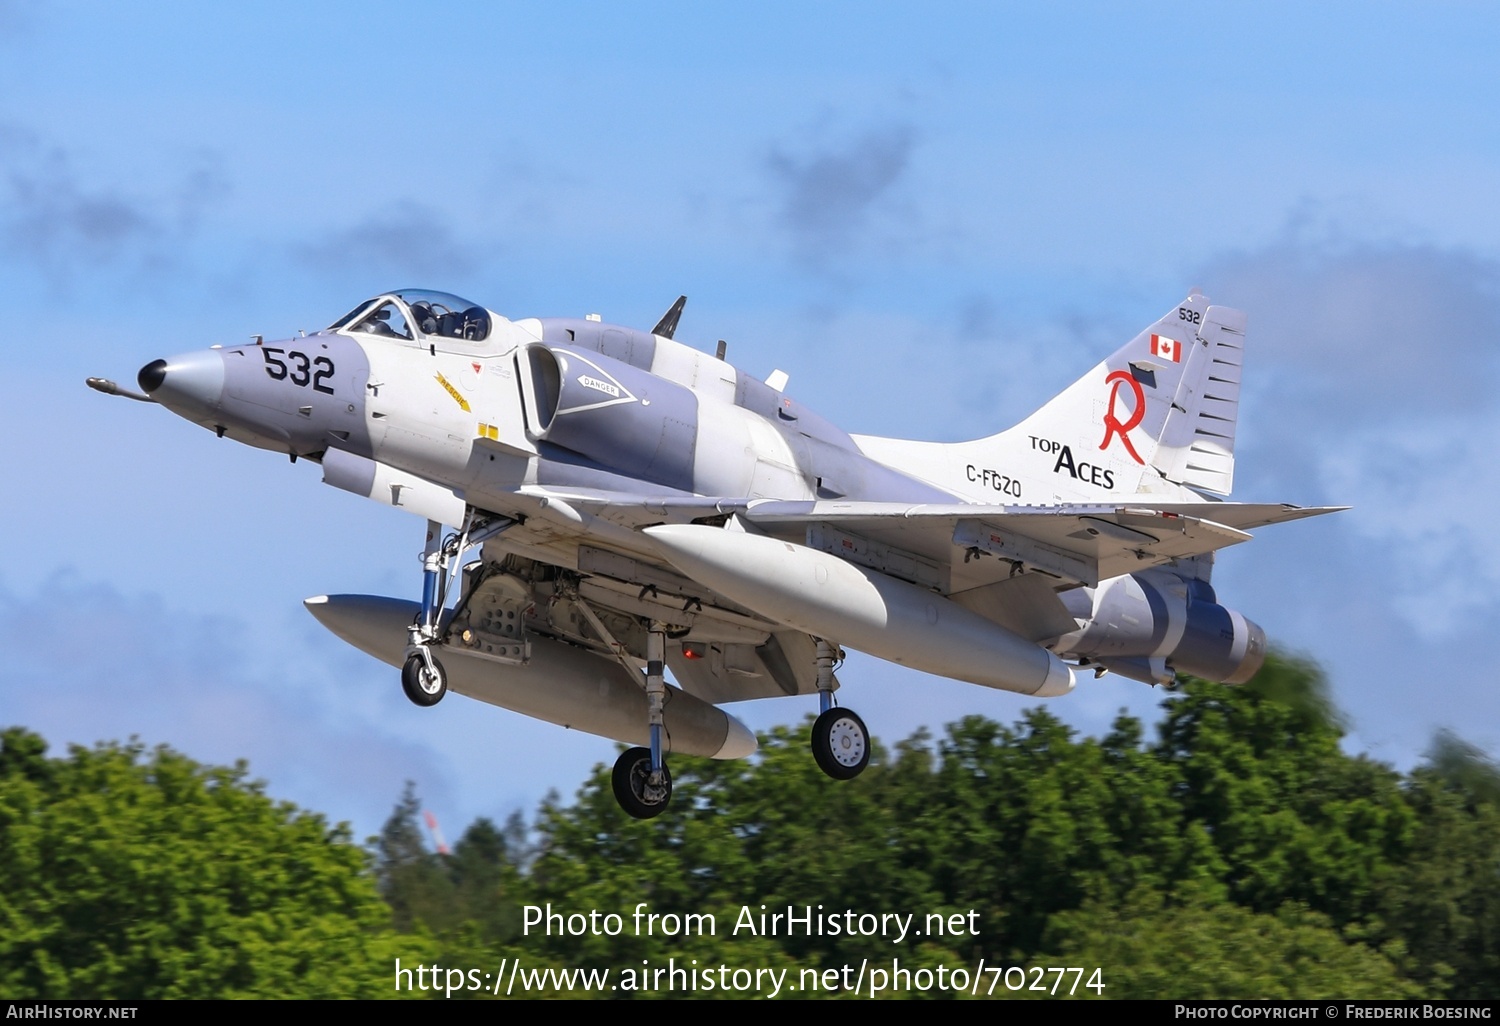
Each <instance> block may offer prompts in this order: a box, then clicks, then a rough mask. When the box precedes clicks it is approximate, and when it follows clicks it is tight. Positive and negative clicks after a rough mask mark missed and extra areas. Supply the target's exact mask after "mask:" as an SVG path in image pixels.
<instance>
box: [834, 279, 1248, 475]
mask: <svg viewBox="0 0 1500 1026" xmlns="http://www.w3.org/2000/svg"><path fill="white" fill-rule="evenodd" d="M1244 346H1245V315H1244V314H1243V313H1241V312H1240V311H1238V310H1231V309H1229V308H1228V307H1224V306H1213V305H1211V304H1210V303H1209V301H1208V298H1207V297H1206V296H1204V295H1203V294H1202V293H1201V292H1199V291H1198V290H1196V289H1194V290H1193V292H1192V293H1191V294H1190V295H1189V296H1188V297H1187V299H1185V300H1183V301H1182V303H1180V304H1179V305H1177V306H1175V307H1173V308H1172V309H1171V311H1169V312H1168V313H1167V315H1166V316H1164V317H1162V318H1161V319H1160V320H1158V321H1157V322H1156V323H1155V324H1153V325H1151V326H1150V327H1148V328H1146V329H1145V330H1144V331H1142V332H1140V333H1139V334H1138V335H1136V336H1135V337H1134V338H1133V339H1131V340H1130V341H1129V342H1128V343H1126V344H1125V345H1124V346H1123V347H1121V348H1120V349H1119V350H1117V351H1116V352H1114V353H1113V354H1111V355H1110V356H1109V357H1108V358H1107V359H1105V360H1104V362H1102V363H1100V364H1098V365H1096V366H1095V367H1094V368H1093V369H1092V370H1090V371H1089V372H1088V373H1087V374H1085V375H1084V376H1083V377H1081V378H1079V379H1078V380H1077V381H1075V382H1073V384H1071V385H1069V386H1068V387H1067V388H1065V389H1064V390H1063V391H1062V392H1061V394H1059V395H1058V396H1056V397H1055V398H1054V399H1053V400H1052V401H1051V402H1049V403H1047V404H1046V405H1044V406H1043V407H1042V408H1041V409H1039V410H1037V411H1036V412H1035V413H1033V414H1032V415H1031V416H1029V417H1027V418H1026V419H1025V420H1023V421H1022V422H1021V423H1020V424H1018V425H1016V426H1015V427H1013V428H1011V429H1009V430H1008V431H1002V432H1001V433H999V434H997V435H991V436H990V437H988V438H981V439H977V440H975V441H972V442H958V443H952V444H941V443H932V442H909V441H902V440H898V439H888V438H876V437H869V436H858V437H857V438H856V441H857V442H858V443H859V445H860V448H861V449H862V450H863V451H864V452H865V453H867V454H868V455H870V456H872V457H874V458H875V459H878V460H881V461H883V462H885V463H887V464H889V465H891V466H893V467H896V468H897V469H899V470H902V471H904V472H906V473H908V474H911V475H912V476H915V477H918V478H921V479H923V480H926V481H930V482H932V483H933V484H936V485H938V486H939V487H944V488H949V489H952V490H953V491H954V492H955V493H956V494H959V495H965V496H967V497H970V498H971V499H972V500H976V501H990V502H993V501H996V500H997V499H998V500H999V501H1002V502H1006V501H1014V500H1020V501H1021V502H1023V503H1030V502H1037V501H1040V502H1057V501H1094V500H1101V499H1108V498H1114V497H1123V496H1128V495H1139V494H1154V495H1163V494H1166V495H1176V496H1179V497H1183V496H1184V493H1186V494H1187V495H1191V494H1192V493H1196V492H1211V493H1214V494H1217V495H1228V494H1229V493H1230V490H1231V489H1232V488H1233V487H1234V436H1235V425H1236V421H1237V419H1238V415H1239V402H1240V376H1241V369H1242V366H1243V363H1244ZM976 486H977V487H976ZM995 491H998V492H1000V494H999V495H992V494H989V493H993V492H995Z"/></svg>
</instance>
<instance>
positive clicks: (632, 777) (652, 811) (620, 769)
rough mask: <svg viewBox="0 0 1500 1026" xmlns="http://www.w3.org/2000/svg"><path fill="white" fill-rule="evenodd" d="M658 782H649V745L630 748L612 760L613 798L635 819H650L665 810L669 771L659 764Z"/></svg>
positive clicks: (669, 778)
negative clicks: (613, 765)
mask: <svg viewBox="0 0 1500 1026" xmlns="http://www.w3.org/2000/svg"><path fill="white" fill-rule="evenodd" d="M661 776H662V783H661V784H660V785H658V786H656V787H652V786H651V784H650V779H651V749H649V748H631V749H629V750H627V751H625V752H623V753H621V755H620V757H619V758H618V759H616V760H615V771H614V774H613V783H614V787H615V801H617V802H619V803H620V808H622V809H624V810H625V811H626V813H628V814H629V815H631V816H633V817H635V818H636V819H652V818H653V817H656V816H660V815H661V814H662V813H663V812H666V811H667V804H668V803H669V802H670V801H671V800H672V774H671V773H670V772H668V770H667V767H666V766H665V765H663V766H662V768H661Z"/></svg>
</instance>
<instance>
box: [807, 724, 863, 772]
mask: <svg viewBox="0 0 1500 1026" xmlns="http://www.w3.org/2000/svg"><path fill="white" fill-rule="evenodd" d="M812 750H813V758H814V759H816V760H817V762H818V769H820V770H822V771H823V772H824V773H826V774H828V775H829V776H830V777H832V778H833V779H834V780H853V779H854V778H855V777H857V776H859V775H860V774H861V773H863V772H864V770H865V767H866V766H868V765H869V764H870V732H869V731H868V730H866V729H865V721H864V720H862V719H860V718H859V716H858V715H856V714H855V713H853V712H851V711H850V710H848V709H839V708H834V709H829V710H828V711H827V712H825V713H823V714H822V715H821V716H819V717H818V718H817V720H816V721H815V722H814V723H813V729H812Z"/></svg>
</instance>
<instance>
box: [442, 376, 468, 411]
mask: <svg viewBox="0 0 1500 1026" xmlns="http://www.w3.org/2000/svg"><path fill="white" fill-rule="evenodd" d="M437 382H438V384H439V385H442V386H443V387H444V388H446V389H447V390H448V394H449V395H451V396H452V397H453V401H454V402H456V403H458V405H459V408H460V409H462V410H463V411H464V412H465V413H468V412H469V400H467V399H465V398H464V397H463V396H461V395H459V394H458V389H456V388H454V387H453V386H452V384H450V383H449V381H448V379H447V378H445V377H443V376H442V374H439V375H438V376H437Z"/></svg>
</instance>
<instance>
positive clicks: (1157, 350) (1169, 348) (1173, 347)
mask: <svg viewBox="0 0 1500 1026" xmlns="http://www.w3.org/2000/svg"><path fill="white" fill-rule="evenodd" d="M1151 355H1152V356H1162V357H1166V358H1167V359H1168V360H1171V361H1172V362H1173V363H1181V362H1182V343H1181V342H1179V341H1177V340H1176V339H1175V338H1167V336H1165V335H1152V336H1151Z"/></svg>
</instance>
